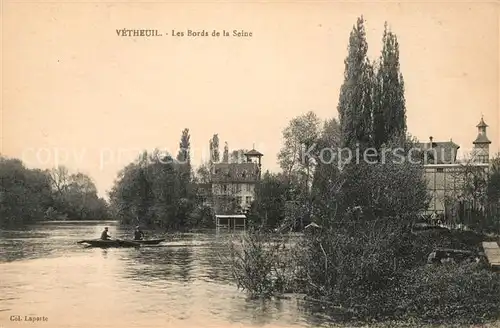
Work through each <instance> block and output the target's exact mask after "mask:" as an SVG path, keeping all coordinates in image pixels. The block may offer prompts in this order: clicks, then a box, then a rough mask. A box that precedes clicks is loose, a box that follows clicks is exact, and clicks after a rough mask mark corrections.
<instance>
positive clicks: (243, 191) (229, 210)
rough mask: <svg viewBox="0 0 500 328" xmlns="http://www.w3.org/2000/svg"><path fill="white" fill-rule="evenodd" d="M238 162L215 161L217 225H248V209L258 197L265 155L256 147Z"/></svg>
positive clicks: (213, 181)
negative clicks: (246, 223)
mask: <svg viewBox="0 0 500 328" xmlns="http://www.w3.org/2000/svg"><path fill="white" fill-rule="evenodd" d="M243 155H244V157H245V158H244V160H243V161H242V162H238V163H215V164H214V165H213V167H212V172H211V178H210V180H211V181H210V184H211V195H212V208H213V211H214V213H215V219H216V226H217V228H220V227H226V228H237V227H245V222H244V220H245V219H246V216H245V213H246V212H247V211H248V210H249V209H250V206H251V205H252V202H253V201H254V200H255V195H256V189H257V184H258V183H259V181H260V179H261V171H262V156H264V155H263V154H261V153H260V152H258V151H257V150H255V149H252V150H250V151H248V152H246V153H244V154H243Z"/></svg>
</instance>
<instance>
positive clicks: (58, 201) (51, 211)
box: [0, 156, 109, 225]
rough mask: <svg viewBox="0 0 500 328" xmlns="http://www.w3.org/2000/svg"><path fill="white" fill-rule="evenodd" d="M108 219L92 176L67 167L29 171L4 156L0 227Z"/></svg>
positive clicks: (0, 170)
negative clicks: (44, 221)
mask: <svg viewBox="0 0 500 328" xmlns="http://www.w3.org/2000/svg"><path fill="white" fill-rule="evenodd" d="M108 218H109V211H108V205H107V203H106V201H105V200H104V199H103V198H100V197H99V196H98V194H97V189H96V186H95V184H94V182H93V181H92V179H91V178H90V177H89V176H87V175H85V174H83V173H72V174H71V173H69V171H68V169H67V168H66V167H63V166H60V167H57V168H54V169H51V170H40V169H29V168H27V167H26V166H25V165H24V164H23V163H22V161H21V160H19V159H13V158H7V157H3V156H1V157H0V225H12V224H26V223H33V222H37V221H42V220H98V219H101V220H102V219H108Z"/></svg>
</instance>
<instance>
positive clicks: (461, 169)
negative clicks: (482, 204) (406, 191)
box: [418, 118, 491, 216]
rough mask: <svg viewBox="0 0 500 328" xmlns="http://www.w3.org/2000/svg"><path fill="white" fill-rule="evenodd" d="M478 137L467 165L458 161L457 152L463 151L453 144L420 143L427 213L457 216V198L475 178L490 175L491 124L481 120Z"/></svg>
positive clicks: (431, 141) (430, 140)
mask: <svg viewBox="0 0 500 328" xmlns="http://www.w3.org/2000/svg"><path fill="white" fill-rule="evenodd" d="M476 127H477V129H478V135H477V137H476V139H475V140H474V141H473V142H472V143H473V145H474V147H473V153H472V159H471V160H470V161H469V162H467V163H463V162H462V163H460V162H458V161H457V151H458V149H459V148H460V146H458V145H457V144H455V143H454V142H453V141H451V140H450V141H447V142H434V141H433V138H432V137H430V138H429V142H428V143H420V144H418V147H419V148H420V149H421V150H422V151H423V154H424V169H425V178H426V180H427V186H428V191H429V193H430V195H431V201H430V204H429V208H428V210H427V214H431V213H434V212H437V213H438V214H441V215H446V216H448V215H451V216H454V213H453V211H454V209H455V208H456V206H455V205H456V202H457V199H460V198H461V197H462V193H463V191H464V188H466V187H467V186H466V185H465V184H466V183H469V181H470V180H471V177H472V176H476V177H477V176H480V175H483V177H484V176H485V175H487V174H488V168H489V156H490V155H489V146H490V144H491V141H490V140H489V139H488V137H487V135H486V128H487V127H488V125H487V124H486V123H485V122H484V119H483V118H481V121H480V122H479V124H478V125H477V126H476Z"/></svg>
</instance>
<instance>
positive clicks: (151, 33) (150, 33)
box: [116, 28, 253, 38]
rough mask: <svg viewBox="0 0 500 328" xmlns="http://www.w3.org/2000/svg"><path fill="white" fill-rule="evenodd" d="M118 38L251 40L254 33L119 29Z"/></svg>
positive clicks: (240, 31)
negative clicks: (231, 38)
mask: <svg viewBox="0 0 500 328" xmlns="http://www.w3.org/2000/svg"><path fill="white" fill-rule="evenodd" d="M116 34H117V35H118V36H124V37H125V36H128V37H157V36H172V37H239V38H251V37H252V36H253V33H252V32H249V31H245V30H183V31H179V30H172V31H171V32H161V31H160V30H150V29H126V28H124V29H117V30H116Z"/></svg>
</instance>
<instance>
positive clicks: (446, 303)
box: [381, 264, 500, 323]
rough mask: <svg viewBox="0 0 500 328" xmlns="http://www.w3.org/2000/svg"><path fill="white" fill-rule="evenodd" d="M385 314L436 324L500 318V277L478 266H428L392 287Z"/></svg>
mask: <svg viewBox="0 0 500 328" xmlns="http://www.w3.org/2000/svg"><path fill="white" fill-rule="evenodd" d="M386 297H387V301H388V302H387V303H386V304H387V305H386V309H385V310H384V311H381V312H385V314H387V315H391V316H393V317H399V318H400V319H410V318H418V319H419V320H420V321H423V322H435V323H442V322H446V323H483V322H485V321H489V320H497V319H498V318H500V275H499V274H497V273H493V272H489V271H487V270H483V269H481V267H480V265H478V264H468V265H451V264H450V265H441V266H433V265H428V266H424V267H421V268H417V269H413V270H410V271H407V272H405V273H404V275H403V276H402V277H401V278H400V279H399V280H398V281H397V282H396V283H395V284H393V285H392V288H391V289H390V292H389V293H388V295H387V296H386Z"/></svg>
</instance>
